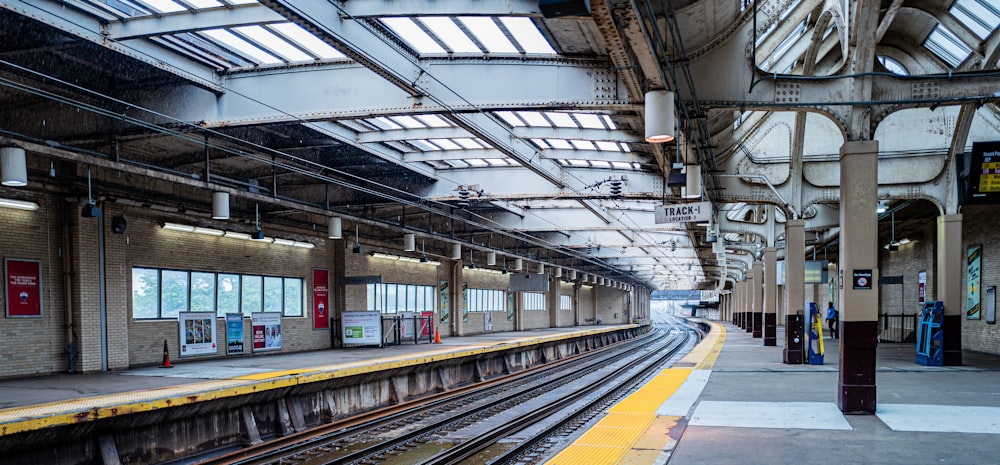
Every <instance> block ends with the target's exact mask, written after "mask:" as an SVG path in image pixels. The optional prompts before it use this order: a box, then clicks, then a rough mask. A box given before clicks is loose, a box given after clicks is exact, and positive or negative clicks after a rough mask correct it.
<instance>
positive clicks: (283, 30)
mask: <svg viewBox="0 0 1000 465" xmlns="http://www.w3.org/2000/svg"><path fill="white" fill-rule="evenodd" d="M270 27H271V28H273V29H274V30H276V31H278V33H280V34H282V35H284V36H285V37H287V38H288V39H290V40H291V41H293V42H295V43H297V44H298V45H299V46H301V47H303V48H305V49H306V50H309V52H310V53H312V54H314V55H316V56H318V57H320V58H326V59H335V58H345V56H344V54H343V53H340V51H338V50H337V49H335V48H333V47H331V46H330V45H329V44H327V43H326V42H323V41H322V40H320V39H319V37H316V36H315V35H313V34H312V33H310V32H309V31H306V30H305V29H302V27H301V26H299V25H298V24H295V23H278V24H272V25H271V26H270Z"/></svg>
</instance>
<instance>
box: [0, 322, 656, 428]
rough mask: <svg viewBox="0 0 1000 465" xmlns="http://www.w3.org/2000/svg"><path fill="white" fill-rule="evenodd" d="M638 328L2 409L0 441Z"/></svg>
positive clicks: (580, 333) (510, 341)
mask: <svg viewBox="0 0 1000 465" xmlns="http://www.w3.org/2000/svg"><path fill="white" fill-rule="evenodd" d="M637 327H638V325H620V326H615V327H605V328H601V329H588V330H583V331H574V332H571V333H562V334H556V335H551V336H544V337H537V338H532V337H523V338H518V339H513V340H507V341H502V342H497V343H495V344H492V345H480V346H472V347H469V348H465V349H442V350H438V351H434V352H430V353H424V354H423V355H421V356H414V357H405V358H394V357H382V358H379V359H375V360H364V361H358V362H353V363H349V364H339V365H325V366H319V367H311V368H300V369H294V370H283V371H271V372H265V373H257V374H252V375H244V376H235V377H232V378H230V379H228V380H214V381H203V382H196V383H189V384H183V385H179V386H171V387H166V388H159V389H150V390H143V391H131V392H124V393H116V394H106V395H100V396H90V397H80V398H76V399H72V400H67V401H58V402H49V403H45V404H38V405H30V406H22V407H13V408H7V409H0V436H6V435H11V434H16V433H21V432H25V431H34V430H39V429H44V428H49V427H54V426H62V425H72V424H76V423H82V422H88V421H94V420H99V419H102V418H111V417H116V416H121V415H127V414H132V413H139V412H147V411H151V410H158V409H163V408H170V407H177V406H182V405H188V404H194V403H198V402H204V401H208V400H217V399H224V398H228V397H236V396H241V395H246V394H252V393H255V392H262V391H268V390H273V389H282V388H287V387H291V386H296V385H300V384H308V383H313V382H318V381H327V380H331V379H336V378H344V377H348V376H353V375H359V374H367V373H373V372H377V371H383V370H391V369H394V368H402V367H407V366H412V365H419V364H427V363H432V362H438V361H444V360H452V359H456V358H462V357H467V356H470V355H479V354H486V353H490V352H498V351H503V350H508V349H512V348H517V347H527V346H531V345H538V344H543V343H546V342H554V341H560V340H564V339H570V338H574V337H580V336H590V335H595V334H601V333H606V332H611V331H617V330H621V329H627V328H637ZM373 362H374V363H373Z"/></svg>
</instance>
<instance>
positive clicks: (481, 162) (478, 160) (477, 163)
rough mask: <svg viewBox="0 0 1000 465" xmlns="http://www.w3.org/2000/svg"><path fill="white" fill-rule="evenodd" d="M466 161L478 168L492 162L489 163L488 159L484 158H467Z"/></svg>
mask: <svg viewBox="0 0 1000 465" xmlns="http://www.w3.org/2000/svg"><path fill="white" fill-rule="evenodd" d="M465 162H466V163H468V164H469V165H471V166H474V167H476V168H483V167H486V166H490V164H489V163H487V162H486V160H483V159H482V158H467V159H466V160H465Z"/></svg>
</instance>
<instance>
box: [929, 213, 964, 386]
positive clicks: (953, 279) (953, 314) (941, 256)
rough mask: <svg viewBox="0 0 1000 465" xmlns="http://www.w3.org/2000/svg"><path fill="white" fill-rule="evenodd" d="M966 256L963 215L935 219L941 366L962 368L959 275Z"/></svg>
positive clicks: (961, 307)
mask: <svg viewBox="0 0 1000 465" xmlns="http://www.w3.org/2000/svg"><path fill="white" fill-rule="evenodd" d="M965 260H966V257H965V253H964V251H963V250H962V215H960V214H956V215H944V216H939V217H938V219H937V273H936V274H937V287H938V288H937V289H936V293H937V295H938V296H939V298H940V300H941V301H942V302H943V303H944V319H943V320H942V322H941V331H942V332H943V334H942V340H941V351H942V354H941V357H942V364H944V365H946V366H956V365H961V364H962V320H963V319H964V316H965V312H964V311H963V309H964V308H965V301H964V299H963V295H962V294H963V291H964V290H965V289H964V288H963V287H962V275H963V274H964V272H965V269H964V267H965Z"/></svg>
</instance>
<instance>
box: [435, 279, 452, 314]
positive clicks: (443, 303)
mask: <svg viewBox="0 0 1000 465" xmlns="http://www.w3.org/2000/svg"><path fill="white" fill-rule="evenodd" d="M450 301H451V299H449V298H448V281H445V280H443V279H442V280H441V283H440V284H438V302H440V307H438V308H439V309H440V310H441V311H440V313H441V321H448V318H450V317H451V312H450V311H448V307H449V306H450V305H449V303H450Z"/></svg>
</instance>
